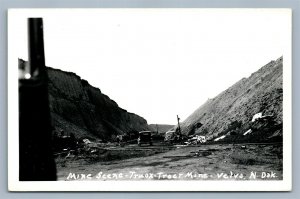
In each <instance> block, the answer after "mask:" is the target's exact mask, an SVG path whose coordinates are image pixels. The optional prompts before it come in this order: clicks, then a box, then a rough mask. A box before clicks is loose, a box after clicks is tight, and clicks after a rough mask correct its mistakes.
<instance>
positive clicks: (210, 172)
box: [56, 144, 283, 180]
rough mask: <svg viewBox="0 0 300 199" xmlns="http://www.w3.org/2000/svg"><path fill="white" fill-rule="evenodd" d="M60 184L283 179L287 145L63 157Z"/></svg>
mask: <svg viewBox="0 0 300 199" xmlns="http://www.w3.org/2000/svg"><path fill="white" fill-rule="evenodd" d="M56 162H57V175H58V180H282V170H283V169H282V144H237V145H232V144H221V145H199V146H180V145H175V146H166V145H161V144H154V146H142V147H138V146H136V145H128V146H124V147H120V146H116V147H110V148H106V149H103V150H102V151H100V152H98V153H97V154H93V155H90V156H84V157H83V156H68V157H57V159H56Z"/></svg>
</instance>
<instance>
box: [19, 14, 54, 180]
mask: <svg viewBox="0 0 300 199" xmlns="http://www.w3.org/2000/svg"><path fill="white" fill-rule="evenodd" d="M28 34H29V37H28V46H29V49H28V50H29V53H28V59H29V64H28V65H26V66H25V68H24V70H23V71H22V72H23V73H24V78H23V77H21V78H19V180H20V181H54V180H56V166H55V161H54V157H53V154H52V145H51V123H50V120H51V118H50V110H49V100H48V87H47V86H48V76H47V69H46V66H45V55H44V37H43V20H42V18H29V19H28Z"/></svg>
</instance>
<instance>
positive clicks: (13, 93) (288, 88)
mask: <svg viewBox="0 0 300 199" xmlns="http://www.w3.org/2000/svg"><path fill="white" fill-rule="evenodd" d="M235 9H236V8H235ZM45 10H47V11H49V10H51V9H11V10H9V11H8V189H9V191H291V189H292V106H291V105H292V70H291V69H292V61H291V60H292V59H291V55H292V53H291V49H292V46H291V44H292V32H291V30H292V11H291V9H272V10H278V11H280V12H286V13H287V14H289V15H290V18H291V20H290V24H289V26H290V29H289V30H287V35H286V37H287V38H288V39H289V40H290V41H291V42H290V43H289V44H287V46H286V49H284V53H283V66H284V67H283V92H284V97H283V115H284V121H283V132H284V136H283V180H280V181H207V180H199V181H55V182H20V181H19V180H18V171H19V158H18V157H19V154H18V151H19V141H18V140H19V139H18V129H19V126H18V69H17V67H16V66H17V59H16V57H15V55H14V49H13V48H15V47H16V46H12V45H11V44H12V43H13V39H14V38H11V37H10V35H11V31H12V29H11V27H10V24H11V23H10V22H11V17H13V15H14V14H16V13H18V12H30V13H32V15H33V16H34V15H38V13H39V12H44V11H45ZM52 10H54V9H52ZM67 10H69V11H70V9H67ZM72 10H77V11H78V10H81V11H82V10H83V9H72ZM84 10H86V9H84ZM93 10H94V9H93ZM99 10H100V9H99ZM105 10H106V11H108V10H109V9H105ZM122 10H124V9H122ZM126 10H128V11H132V9H126ZM147 10H148V11H149V10H156V9H147ZM160 10H162V9H160ZM168 10H170V9H168ZM173 10H179V9H173ZM180 10H184V9H180ZM188 10H195V9H188ZM196 10H197V9H196ZM202 10H203V9H202ZM208 10H210V11H213V10H215V9H208ZM218 10H220V9H218ZM226 10H228V9H226ZM247 10H249V9H247ZM250 10H257V9H250ZM259 10H264V9H259ZM266 10H268V9H266Z"/></svg>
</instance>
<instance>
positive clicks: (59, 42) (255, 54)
mask: <svg viewBox="0 0 300 199" xmlns="http://www.w3.org/2000/svg"><path fill="white" fill-rule="evenodd" d="M289 16H290V15H289V14H287V13H286V12H285V9H242V10H234V9H92V10H85V11H84V10H80V9H79V10H77V9H71V10H70V9H58V10H57V9H54V10H51V9H45V10H42V11H41V10H32V9H28V10H26V9H24V10H21V11H20V10H19V11H18V12H16V13H15V16H14V18H13V19H9V26H10V30H11V32H10V33H9V37H12V38H15V40H14V42H16V44H17V46H18V48H17V49H16V52H14V53H15V54H14V59H17V58H22V59H24V60H28V58H27V57H28V56H27V17H43V21H44V42H45V56H46V60H45V61H46V65H47V66H49V67H52V68H55V69H60V70H63V71H66V72H72V73H76V74H77V75H78V76H80V77H81V78H82V79H85V80H87V81H88V82H89V84H91V85H92V86H94V87H97V88H99V89H100V90H101V92H102V93H104V94H105V95H107V96H109V98H110V99H112V100H114V101H115V102H116V103H117V104H118V105H119V107H121V108H122V109H125V110H127V111H128V112H130V113H134V114H137V115H139V116H141V117H143V118H145V119H146V120H147V123H148V124H168V125H169V124H170V125H176V124H177V118H176V115H178V116H179V117H180V118H181V120H180V122H183V121H184V120H185V119H186V118H187V117H188V116H189V115H191V114H192V113H193V112H194V111H195V110H196V109H197V108H199V107H200V106H201V105H202V104H204V103H205V102H206V101H207V100H208V99H212V98H214V97H216V96H217V95H218V94H219V93H221V92H223V91H224V90H226V89H227V88H229V87H230V86H232V85H233V84H234V83H236V82H237V81H239V80H240V79H242V78H247V77H249V76H250V75H251V74H252V73H254V72H256V71H257V70H259V69H260V68H261V67H263V66H264V65H266V64H267V63H269V62H270V61H272V60H276V59H278V58H279V57H281V56H284V55H285V50H286V48H287V47H288V44H289V43H288V41H287V39H288V37H287V30H288V29H289V28H290V24H289V23H288V22H289V20H290V18H289ZM278 27H280V28H278ZM14 59H11V60H14Z"/></svg>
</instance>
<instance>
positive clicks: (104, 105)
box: [19, 60, 149, 140]
mask: <svg viewBox="0 0 300 199" xmlns="http://www.w3.org/2000/svg"><path fill="white" fill-rule="evenodd" d="M23 64H26V62H24V61H23V60H19V65H23ZM47 70H48V79H49V81H48V92H49V103H50V112H51V120H52V126H53V131H54V132H56V133H58V134H60V133H62V132H63V134H64V135H70V134H71V133H73V134H74V135H75V137H77V138H90V139H96V138H100V139H103V140H111V139H112V138H114V136H116V135H118V134H124V133H129V132H131V131H140V130H148V129H149V127H148V124H147V121H146V120H145V119H144V118H142V117H140V116H138V115H136V114H134V113H129V112H127V111H126V110H124V109H122V108H120V107H119V106H118V104H117V103H116V102H115V101H113V100H112V99H110V98H109V97H108V96H107V95H105V94H103V93H101V91H100V89H99V88H96V87H93V86H91V85H90V84H89V83H88V82H87V81H86V80H83V79H81V78H80V77H79V76H78V75H76V74H75V73H72V72H65V71H62V70H58V69H54V68H50V67H47Z"/></svg>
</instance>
